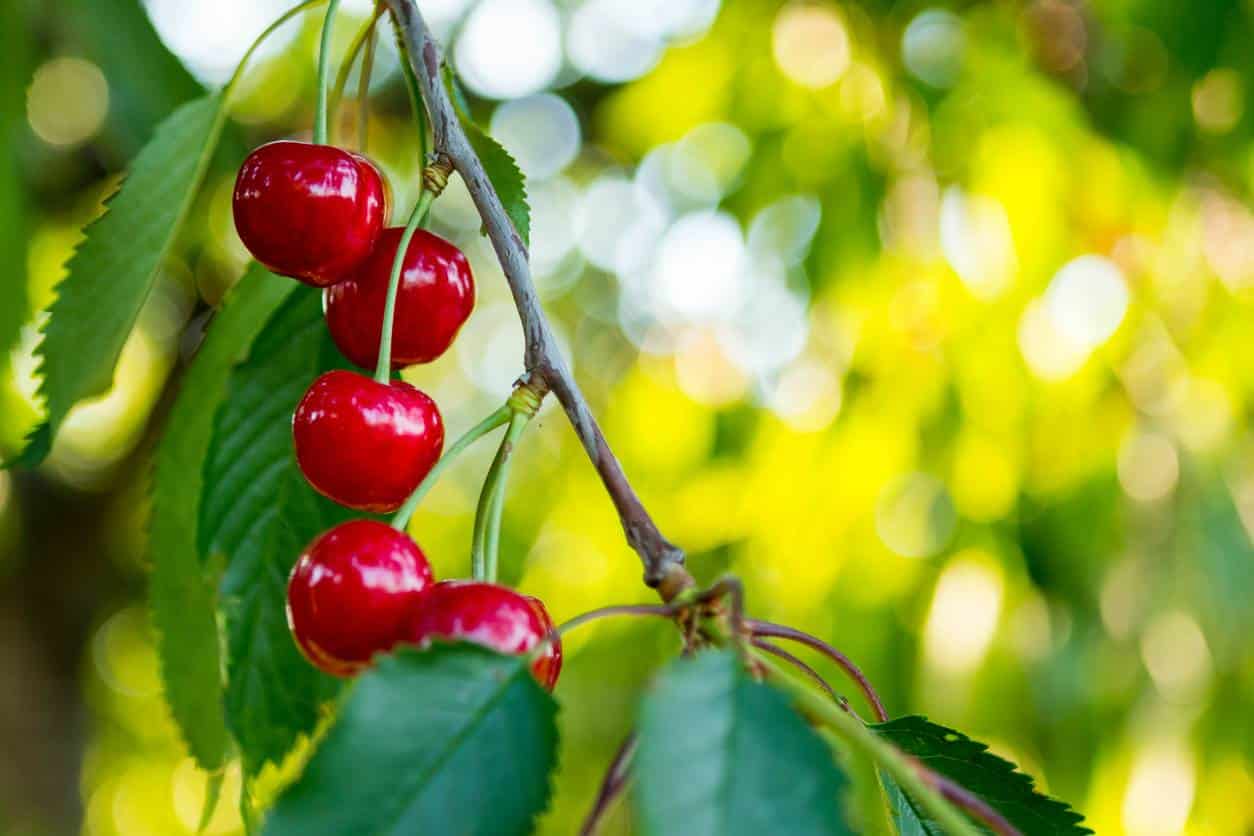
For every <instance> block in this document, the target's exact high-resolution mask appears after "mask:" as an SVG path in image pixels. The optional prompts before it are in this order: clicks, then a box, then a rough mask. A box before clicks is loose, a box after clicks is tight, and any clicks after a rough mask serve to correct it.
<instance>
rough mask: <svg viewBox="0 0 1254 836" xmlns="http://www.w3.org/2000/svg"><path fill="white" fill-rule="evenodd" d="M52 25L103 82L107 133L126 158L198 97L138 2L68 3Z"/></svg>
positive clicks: (196, 86) (199, 92) (198, 91)
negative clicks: (106, 84) (68, 34)
mask: <svg viewBox="0 0 1254 836" xmlns="http://www.w3.org/2000/svg"><path fill="white" fill-rule="evenodd" d="M58 25H59V27H60V26H64V27H66V28H67V29H69V30H70V31H71V32H72V33H73V36H74V40H75V41H76V42H77V43H78V44H79V45H80V47H81V49H82V51H83V52H84V53H85V54H86V57H88V58H90V59H91V60H92V61H93V62H94V63H95V64H97V65H98V66H99V67H100V69H101V71H102V72H103V73H104V77H105V78H107V79H109V130H110V134H111V136H110V139H111V140H120V141H121V144H122V145H123V146H124V147H125V149H126V153H127V154H128V155H129V154H130V153H131V152H132V151H133V150H134V149H136V148H138V147H140V146H141V145H143V144H144V143H145V142H147V141H148V138H149V137H150V136H151V135H152V130H153V128H154V127H155V126H156V125H157V123H158V122H160V121H161V119H162V118H164V117H165V116H166V115H167V114H169V113H170V112H171V111H173V110H174V109H175V108H176V107H178V106H179V105H181V104H183V103H184V102H187V101H190V100H192V99H195V98H197V97H198V96H201V95H203V94H204V88H202V87H201V86H200V84H199V83H198V82H197V81H196V79H194V78H192V76H191V74H190V73H189V72H188V71H187V70H186V68H184V67H183V65H182V64H181V63H180V62H179V60H178V59H177V58H175V57H174V55H173V54H172V53H171V52H170V50H169V49H167V48H166V46H165V44H164V43H162V41H161V38H160V37H158V35H157V32H156V30H155V29H154V28H153V25H152V22H151V20H150V19H149V17H148V13H147V11H146V10H145V8H144V3H143V2H142V0H69V2H67V3H65V5H64V6H62V7H61V11H60V14H59V15H58Z"/></svg>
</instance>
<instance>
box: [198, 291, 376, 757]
mask: <svg viewBox="0 0 1254 836" xmlns="http://www.w3.org/2000/svg"><path fill="white" fill-rule="evenodd" d="M342 365H343V360H342V358H340V357H339V354H338V353H337V352H336V351H335V346H334V344H333V343H332V342H331V338H330V335H329V334H328V333H327V329H326V325H325V323H324V322H323V320H322V300H321V297H320V294H319V293H318V292H317V291H314V290H312V289H306V288H299V289H297V290H296V292H294V293H292V294H291V295H290V296H289V297H288V298H287V300H286V301H285V302H284V303H283V305H282V306H281V307H280V308H279V309H278V310H277V311H276V312H275V313H274V315H273V316H271V318H270V320H269V322H267V323H266V326H265V329H264V330H263V331H262V333H261V335H260V336H258V337H257V339H256V341H255V342H254V343H253V347H252V351H251V352H250V354H249V356H248V360H246V361H245V362H244V363H242V364H241V365H240V366H239V367H238V368H237V369H236V370H235V371H234V373H233V374H232V375H231V380H230V384H229V386H228V390H227V397H226V400H225V401H224V403H223V405H222V408H221V409H220V410H219V411H218V415H217V417H216V419H215V422H214V431H213V441H212V443H211V445H210V448H209V455H208V458H207V459H206V461H205V470H204V474H205V475H204V492H203V498H202V500H201V504H200V524H199V529H198V535H199V540H200V550H201V554H202V556H209V555H213V556H217V555H220V556H222V557H224V558H225V559H226V562H227V566H226V573H225V575H224V576H223V578H222V589H221V592H222V609H223V611H224V612H225V615H226V631H227V691H226V708H227V724H228V726H229V727H230V729H231V731H232V732H233V733H234V735H235V739H236V741H237V742H238V743H239V746H240V751H241V753H242V754H243V758H244V767H245V770H246V771H247V772H248V773H250V774H255V773H256V772H257V771H258V770H260V769H261V767H262V766H264V765H265V764H266V763H267V762H276V763H277V762H278V761H280V760H281V759H282V758H283V756H284V755H286V754H287V753H288V752H289V751H291V749H292V747H293V746H294V745H295V744H296V742H297V741H298V740H299V739H300V737H301V735H305V734H308V733H310V732H311V731H313V729H314V726H315V725H316V724H317V721H318V716H319V708H320V706H321V705H322V704H323V703H324V702H325V701H326V700H328V699H330V698H331V697H333V696H334V695H335V693H336V692H337V690H338V689H339V682H338V680H335V679H332V678H331V677H328V676H326V675H324V674H322V673H319V672H318V670H317V669H315V668H314V667H313V666H312V665H310V664H309V663H308V662H307V661H305V658H304V657H303V656H301V655H300V651H298V650H297V649H296V645H295V643H294V642H293V641H292V637H291V635H290V634H289V633H288V629H287V619H286V615H285V611H284V606H285V602H286V587H287V575H288V572H289V571H290V570H291V568H292V564H293V563H295V562H296V558H297V556H298V555H299V553H300V550H301V549H302V548H304V547H305V545H307V544H308V542H309V541H310V540H312V539H313V538H314V537H315V536H317V535H318V534H319V533H321V532H322V531H324V530H326V529H327V528H330V527H331V526H332V525H334V524H335V523H337V522H340V521H342V520H344V519H347V518H348V517H349V516H350V515H351V512H349V511H348V510H346V509H343V508H340V507H338V506H336V505H335V504H334V503H332V502H330V501H329V500H326V499H323V498H322V497H320V496H318V495H317V494H316V493H314V491H313V489H312V488H310V487H309V485H307V484H306V483H305V480H304V477H303V476H302V475H301V473H300V470H299V468H298V467H297V466H296V459H295V456H294V454H293V452H292V412H293V411H294V410H295V408H296V404H297V402H298V401H299V400H300V398H301V395H303V394H304V392H305V389H306V388H307V387H308V386H309V384H310V383H311V382H312V381H313V379H314V378H315V377H317V375H318V374H319V373H321V372H322V371H325V370H327V369H329V368H333V367H337V366H342Z"/></svg>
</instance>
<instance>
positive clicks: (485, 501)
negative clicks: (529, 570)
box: [470, 410, 531, 583]
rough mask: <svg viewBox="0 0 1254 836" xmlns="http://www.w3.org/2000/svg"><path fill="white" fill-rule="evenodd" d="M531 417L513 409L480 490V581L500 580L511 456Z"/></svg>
mask: <svg viewBox="0 0 1254 836" xmlns="http://www.w3.org/2000/svg"><path fill="white" fill-rule="evenodd" d="M530 420H531V414H530V413H528V412H520V411H517V410H515V411H513V412H512V414H511V415H510V419H509V429H508V430H506V432H505V438H503V439H502V440H501V446H500V447H499V448H497V451H496V458H495V459H493V460H492V467H491V468H489V469H488V475H487V476H486V477H484V480H483V489H482V490H481V491H480V492H479V505H478V507H476V508H475V530H474V539H473V541H472V543H471V547H470V563H471V574H472V575H473V576H474V579H475V580H477V581H488V582H489V583H495V582H496V570H497V563H498V560H497V555H498V552H499V547H500V539H501V514H502V512H503V511H504V508H505V483H506V481H507V478H508V476H509V464H510V458H511V454H512V453H513V452H514V446H515V445H516V444H517V443H518V439H519V438H521V437H522V433H523V430H524V429H526V428H527V422H528V421H530Z"/></svg>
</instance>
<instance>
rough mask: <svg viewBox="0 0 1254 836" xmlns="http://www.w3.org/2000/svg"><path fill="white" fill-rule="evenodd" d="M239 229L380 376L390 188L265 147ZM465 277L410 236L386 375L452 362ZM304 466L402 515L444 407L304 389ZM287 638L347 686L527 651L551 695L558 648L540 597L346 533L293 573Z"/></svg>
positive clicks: (239, 197) (464, 313)
mask: <svg viewBox="0 0 1254 836" xmlns="http://www.w3.org/2000/svg"><path fill="white" fill-rule="evenodd" d="M234 212H235V227H236V230H237V231H238V232H239V236H240V238H241V239H242V240H243V242H244V245H245V246H246V247H248V250H249V251H250V252H251V253H252V255H253V256H254V257H255V258H256V259H257V260H258V261H259V262H261V263H262V264H263V265H265V266H266V267H267V268H268V269H270V270H271V271H273V272H275V273H279V274H281V275H285V276H291V277H292V278H295V279H297V280H299V281H301V282H304V283H305V284H308V285H312V286H314V287H319V288H325V296H324V299H325V305H324V307H325V311H326V321H327V326H328V328H329V329H330V331H331V336H332V337H333V339H334V340H335V344H336V345H337V346H338V347H339V349H340V351H341V352H343V354H344V356H345V357H347V358H348V359H349V360H351V361H352V362H353V363H354V364H356V365H358V366H361V367H363V368H372V367H374V366H375V365H376V364H377V362H378V355H379V343H380V337H381V334H382V329H383V318H384V308H385V305H386V302H387V295H388V285H389V281H390V278H391V273H392V267H393V262H394V260H395V258H396V254H397V250H398V249H399V248H400V243H401V238H402V235H403V232H404V230H402V229H401V228H399V227H389V228H384V223H385V220H386V218H387V214H388V189H387V186H386V184H385V182H384V179H383V176H382V175H381V174H380V173H379V170H378V169H377V168H376V167H375V166H374V164H373V163H371V162H370V161H369V160H368V159H366V158H365V157H363V156H361V155H359V154H354V153H352V152H349V151H345V150H344V149H341V148H337V147H334V146H331V145H316V144H309V143H304V142H292V141H279V142H271V143H269V144H267V145H263V146H261V147H260V148H257V149H256V150H254V151H253V152H252V154H250V155H249V157H248V159H247V160H245V161H244V164H243V166H242V167H241V168H240V171H239V176H238V178H237V179H236V182H235V195H234ZM474 297H475V287H474V279H473V278H472V276H471V273H470V266H469V264H468V263H467V261H466V257H465V255H463V254H462V252H461V250H459V249H458V248H457V247H456V246H454V245H453V244H450V243H449V242H448V241H445V240H444V239H442V238H440V237H439V236H436V235H433V234H431V233H429V232H426V231H424V230H421V229H420V230H417V231H416V232H415V234H414V236H413V238H412V239H411V241H410V243H409V246H408V248H407V249H406V251H405V256H404V262H403V264H402V268H401V275H400V283H399V285H398V287H397V291H396V300H395V310H394V317H395V319H394V326H393V337H392V353H391V367H392V369H393V370H395V369H398V368H402V367H404V366H409V365H413V364H416V363H427V362H430V361H432V360H434V359H435V358H437V357H439V356H440V355H441V354H443V353H444V352H445V350H447V349H448V347H449V345H450V344H452V342H453V339H454V337H456V336H457V332H458V331H459V330H460V329H461V327H462V325H463V323H465V321H466V319H467V318H468V317H469V316H470V312H471V309H472V308H473V307H474ZM292 435H293V439H294V441H295V447H296V460H297V463H298V464H299V465H300V469H301V472H303V473H304V475H305V478H306V479H308V480H309V483H310V484H311V485H312V486H313V487H314V488H315V489H316V490H317V491H318V492H319V493H321V494H323V495H324V496H326V497H328V498H330V499H332V500H334V501H336V502H338V503H340V504H341V505H344V506H347V507H349V508H354V509H357V510H361V511H368V512H374V513H385V512H391V511H395V510H397V509H398V508H399V507H400V506H401V505H402V504H403V503H404V501H405V500H406V499H407V498H408V497H409V495H410V494H411V493H412V492H413V491H414V490H415V489H416V488H417V487H418V485H419V484H420V483H421V482H422V480H423V478H424V477H425V476H426V475H427V474H428V473H429V472H430V471H431V468H432V467H434V466H435V463H436V462H437V461H438V460H439V458H440V454H441V451H442V450H443V447H444V424H443V421H442V419H441V418H440V411H439V409H438V408H437V407H436V404H435V401H433V400H432V399H431V398H430V397H428V396H427V395H426V394H424V393H423V392H421V391H419V390H418V389H416V388H414V387H413V386H410V385H409V384H407V383H404V382H402V381H399V380H389V381H388V382H379V381H377V380H375V379H373V378H370V377H368V376H366V375H363V374H358V373H357V372H351V371H343V370H337V371H331V372H327V373H326V374H324V375H322V376H321V377H319V378H318V379H317V380H315V381H314V382H313V384H312V385H311V386H310V387H309V389H308V391H307V392H306V393H305V395H304V397H303V398H302V399H301V401H300V404H299V405H298V406H297V408H296V413H295V416H294V417H293V421H292ZM287 614H288V624H289V626H290V627H291V630H292V635H293V637H294V638H295V640H296V643H297V645H298V646H299V647H300V648H301V650H302V651H303V652H304V654H305V656H306V657H308V659H309V660H310V662H312V663H313V664H314V665H316V666H317V667H318V668H320V669H321V670H324V671H326V672H327V673H330V674H334V675H337V676H350V675H352V674H354V673H356V672H358V671H360V670H361V669H362V668H364V667H365V666H366V665H368V664H369V663H370V660H371V658H372V657H373V656H374V655H375V654H376V653H380V652H383V651H386V650H389V649H391V648H392V647H393V646H395V645H396V644H398V643H401V642H408V643H413V644H418V645H425V644H427V643H429V642H430V641H432V640H433V639H445V640H458V639H461V640H467V641H472V642H477V643H479V644H483V645H486V646H488V647H491V648H493V649H495V650H498V651H501V652H504V653H518V654H522V653H528V652H531V651H533V650H534V649H536V647H537V646H538V645H540V644H541V643H542V642H544V643H545V645H544V647H543V649H542V650H540V651H539V653H538V655H537V658H535V659H534V660H533V662H532V671H533V672H534V673H535V676H536V678H537V679H538V680H539V681H540V682H541V684H543V685H545V686H546V687H548V688H550V689H551V688H552V687H553V685H554V683H555V682H556V681H557V675H558V672H559V671H560V669H561V664H562V651H561V645H560V643H559V642H558V641H557V639H556V638H555V637H554V638H551V639H550V634H551V631H552V628H553V622H552V620H551V619H550V617H549V614H548V612H547V611H546V610H545V608H544V605H543V604H542V603H541V602H540V601H539V600H537V599H535V598H532V597H529V596H525V595H521V594H519V593H517V592H515V591H513V590H511V589H508V588H506V587H503V586H498V585H496V584H491V583H483V582H476V581H443V582H440V583H436V582H435V581H434V578H433V576H432V572H431V565H430V564H429V563H428V561H427V558H426V556H425V555H423V553H422V550H421V549H419V548H418V545H417V544H416V543H415V542H414V541H413V540H412V539H410V537H409V536H408V535H407V534H406V533H405V532H403V531H398V530H396V529H394V528H392V527H390V526H388V525H385V524H384V523H380V522H376V521H374V520H369V519H360V520H352V521H350V522H346V523H343V524H341V525H338V526H336V527H335V528H332V529H331V530H329V531H326V532H324V533H323V534H321V535H320V536H319V537H317V538H316V539H315V540H314V541H313V542H312V543H311V544H310V545H309V546H308V547H307V548H306V549H305V551H304V552H303V553H302V554H301V556H300V558H299V560H297V562H296V565H295V567H293V569H292V574H291V578H290V580H289V582H288V590H287Z"/></svg>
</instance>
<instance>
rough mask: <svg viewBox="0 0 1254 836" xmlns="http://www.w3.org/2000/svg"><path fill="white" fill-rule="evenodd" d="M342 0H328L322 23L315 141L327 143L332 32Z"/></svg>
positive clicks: (314, 131) (318, 143)
mask: <svg viewBox="0 0 1254 836" xmlns="http://www.w3.org/2000/svg"><path fill="white" fill-rule="evenodd" d="M339 6H340V0H328V2H327V16H326V17H325V18H324V19H323V21H322V40H321V42H320V43H319V45H318V108H317V110H315V111H314V129H313V141H314V143H315V144H317V145H326V143H327V86H328V85H327V81H328V77H329V76H330V70H331V30H332V29H334V28H335V25H334V24H335V12H336V10H337V9H339Z"/></svg>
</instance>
